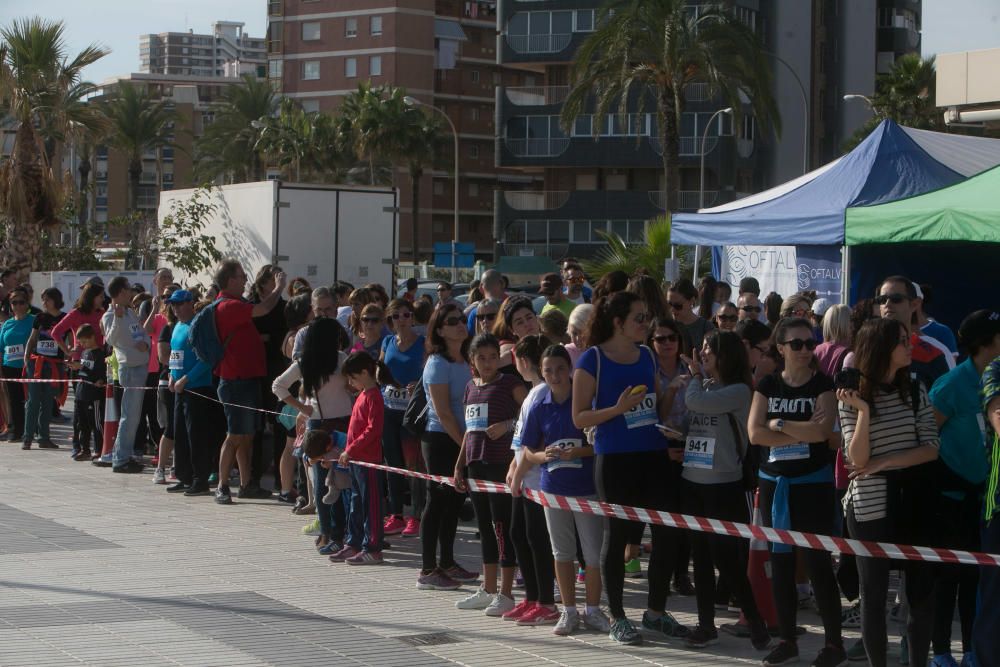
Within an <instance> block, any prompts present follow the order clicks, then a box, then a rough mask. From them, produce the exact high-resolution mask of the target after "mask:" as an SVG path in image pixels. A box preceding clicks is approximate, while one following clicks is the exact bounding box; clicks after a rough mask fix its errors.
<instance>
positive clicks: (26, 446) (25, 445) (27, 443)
mask: <svg viewBox="0 0 1000 667" xmlns="http://www.w3.org/2000/svg"><path fill="white" fill-rule="evenodd" d="M21 449H24V450H28V449H31V440H25V441H24V442H22V443H21Z"/></svg>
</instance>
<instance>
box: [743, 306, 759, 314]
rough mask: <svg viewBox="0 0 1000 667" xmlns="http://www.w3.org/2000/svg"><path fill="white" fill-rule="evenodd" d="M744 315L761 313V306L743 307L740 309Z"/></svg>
mask: <svg viewBox="0 0 1000 667" xmlns="http://www.w3.org/2000/svg"><path fill="white" fill-rule="evenodd" d="M740 310H742V311H743V312H744V313H759V312H760V306H743V307H742V308H740Z"/></svg>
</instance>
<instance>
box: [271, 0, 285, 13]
mask: <svg viewBox="0 0 1000 667" xmlns="http://www.w3.org/2000/svg"><path fill="white" fill-rule="evenodd" d="M284 12H285V2H284V0H268V2H267V15H268V16H281V15H283V14H284Z"/></svg>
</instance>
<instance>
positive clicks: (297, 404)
mask: <svg viewBox="0 0 1000 667" xmlns="http://www.w3.org/2000/svg"><path fill="white" fill-rule="evenodd" d="M339 329H340V325H339V324H338V323H337V321H336V320H332V319H330V318H328V317H320V318H318V319H316V320H313V322H312V323H311V324H310V325H309V327H308V328H307V329H306V334H305V340H304V341H303V345H302V355H301V356H300V357H299V358H298V359H296V360H293V361H292V363H291V364H290V365H289V366H288V368H287V369H286V370H285V372H284V373H282V374H281V375H279V376H278V377H277V378H275V380H274V382H273V383H272V385H271V390H272V391H273V392H274V395H275V396H277V398H278V400H281V401H284V402H285V403H287V404H288V405H291V406H292V407H294V408H295V409H296V410H298V411H299V412H300V413H301V414H303V415H305V416H306V418H307V419H308V420H309V421H308V429H309V430H323V431H327V432H328V433H332V432H334V431H338V432H340V433H345V434H346V433H347V427H348V424H349V421H350V417H351V403H352V401H351V395H350V393H349V390H348V387H347V378H345V377H344V375H343V373H342V371H341V366H342V365H343V363H344V360H345V359H346V358H347V355H346V354H345V353H344V352H343V351H342V350H341V349H340V347H339V345H338V343H339V341H340V335H339ZM299 381H301V383H302V388H301V397H302V398H299V397H298V396H294V395H292V393H291V391H290V388H291V387H292V385H293V384H295V383H296V382H299ZM302 399H304V400H302ZM327 492H328V489H327V486H326V470H325V469H324V468H323V467H322V466H321V465H320V464H319V463H315V464H314V465H313V494H314V498H315V501H316V513H317V514H318V515H319V522H320V536H319V537H318V538H317V540H316V546H317V548H318V549H319V551H320V553H321V554H323V555H325V556H332V555H335V554H336V553H337V552H339V551H340V550H341V549H342V548H343V546H344V545H343V540H344V535H345V529H346V527H347V519H346V514H345V512H344V505H345V503H344V502H343V501H341V502H335V503H332V504H329V503H326V502H323V499H324V497H325V496H326V495H327ZM348 502H350V501H348Z"/></svg>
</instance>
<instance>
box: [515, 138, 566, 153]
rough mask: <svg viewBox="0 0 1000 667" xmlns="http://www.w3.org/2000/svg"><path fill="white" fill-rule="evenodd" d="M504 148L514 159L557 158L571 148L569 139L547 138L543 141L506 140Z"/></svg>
mask: <svg viewBox="0 0 1000 667" xmlns="http://www.w3.org/2000/svg"><path fill="white" fill-rule="evenodd" d="M504 146H506V147H507V150H509V151H510V153H511V155H513V156H514V157H556V156H558V155H562V154H563V153H565V152H566V149H567V148H569V138H568V137H545V138H542V139H511V138H509V137H505V138H504Z"/></svg>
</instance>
